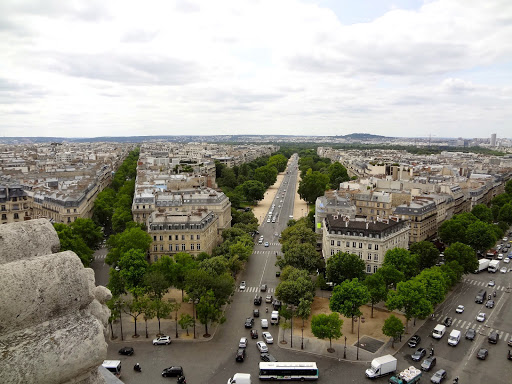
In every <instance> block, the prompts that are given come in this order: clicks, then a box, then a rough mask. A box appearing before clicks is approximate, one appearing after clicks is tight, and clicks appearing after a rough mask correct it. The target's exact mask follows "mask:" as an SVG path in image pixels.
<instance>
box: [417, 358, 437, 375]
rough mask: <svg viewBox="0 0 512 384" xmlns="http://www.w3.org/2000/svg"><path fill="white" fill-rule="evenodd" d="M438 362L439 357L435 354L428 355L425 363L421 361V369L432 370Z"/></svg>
mask: <svg viewBox="0 0 512 384" xmlns="http://www.w3.org/2000/svg"><path fill="white" fill-rule="evenodd" d="M436 363H437V359H436V358H435V357H434V356H430V357H427V358H426V359H425V360H423V363H421V369H422V370H423V371H430V370H431V369H432V368H434V367H435V366H436Z"/></svg>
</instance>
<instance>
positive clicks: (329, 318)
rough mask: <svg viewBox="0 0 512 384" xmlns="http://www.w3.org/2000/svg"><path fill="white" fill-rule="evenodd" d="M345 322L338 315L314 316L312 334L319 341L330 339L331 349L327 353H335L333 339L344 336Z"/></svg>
mask: <svg viewBox="0 0 512 384" xmlns="http://www.w3.org/2000/svg"><path fill="white" fill-rule="evenodd" d="M342 325H343V320H342V319H340V316H339V315H338V314H337V313H331V314H330V315H326V314H323V313H321V314H319V315H314V316H313V318H312V319H311V332H313V335H315V337H318V338H319V339H321V340H323V339H329V349H328V350H327V351H329V352H334V349H333V348H332V339H335V340H337V339H339V338H340V337H341V336H342V335H343V334H342V333H341V327H342Z"/></svg>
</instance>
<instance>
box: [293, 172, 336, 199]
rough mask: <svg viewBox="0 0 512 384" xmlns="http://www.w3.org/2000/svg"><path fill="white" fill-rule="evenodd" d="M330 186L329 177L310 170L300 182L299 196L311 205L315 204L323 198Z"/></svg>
mask: <svg viewBox="0 0 512 384" xmlns="http://www.w3.org/2000/svg"><path fill="white" fill-rule="evenodd" d="M328 184H329V176H327V175H324V174H323V173H320V172H317V171H315V172H312V171H311V170H308V171H307V173H306V175H305V176H304V177H303V178H302V180H301V181H300V182H299V189H298V192H299V196H300V197H301V199H303V200H306V201H307V202H308V203H309V204H314V203H315V201H316V199H317V198H318V197H320V196H322V195H323V194H324V192H325V190H326V189H327V186H328Z"/></svg>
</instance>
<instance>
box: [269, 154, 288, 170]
mask: <svg viewBox="0 0 512 384" xmlns="http://www.w3.org/2000/svg"><path fill="white" fill-rule="evenodd" d="M267 164H268V165H270V166H272V167H274V168H276V169H277V171H278V172H284V170H285V169H286V165H287V164H288V159H287V158H286V157H285V156H284V155H282V154H277V155H274V156H270V158H269V159H268V163H267Z"/></svg>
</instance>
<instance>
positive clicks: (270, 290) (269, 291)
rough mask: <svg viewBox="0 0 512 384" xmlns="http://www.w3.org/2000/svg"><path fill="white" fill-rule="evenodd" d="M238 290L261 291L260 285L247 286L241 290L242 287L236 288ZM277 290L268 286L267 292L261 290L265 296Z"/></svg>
mask: <svg viewBox="0 0 512 384" xmlns="http://www.w3.org/2000/svg"><path fill="white" fill-rule="evenodd" d="M236 291H237V292H242V293H244V292H246V293H255V292H260V287H246V288H245V289H242V290H240V288H237V290H236ZM273 292H275V289H274V288H267V291H266V292H261V296H265V295H268V294H269V293H273Z"/></svg>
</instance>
